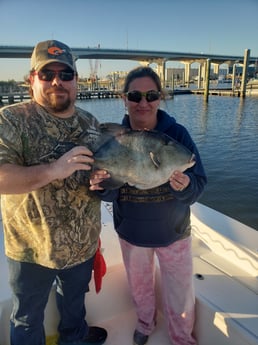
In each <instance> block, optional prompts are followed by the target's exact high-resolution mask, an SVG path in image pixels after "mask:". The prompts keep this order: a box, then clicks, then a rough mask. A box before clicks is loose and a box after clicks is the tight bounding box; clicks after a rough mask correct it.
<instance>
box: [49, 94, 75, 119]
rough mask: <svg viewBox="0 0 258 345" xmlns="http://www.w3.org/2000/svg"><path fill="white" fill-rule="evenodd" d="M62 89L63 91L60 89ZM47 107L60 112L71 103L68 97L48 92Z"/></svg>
mask: <svg viewBox="0 0 258 345" xmlns="http://www.w3.org/2000/svg"><path fill="white" fill-rule="evenodd" d="M62 91H64V90H63V89H62ZM47 100H48V108H50V109H52V110H53V111H54V112H55V113H61V112H63V111H65V110H67V109H68V108H69V107H70V105H71V103H72V102H71V99H70V97H63V96H57V95H56V94H55V93H48V97H47Z"/></svg>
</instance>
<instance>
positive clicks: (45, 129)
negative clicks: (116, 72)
mask: <svg viewBox="0 0 258 345" xmlns="http://www.w3.org/2000/svg"><path fill="white" fill-rule="evenodd" d="M97 126H98V121H97V120H96V119H95V118H94V117H93V116H92V115H91V114H90V113H88V112H86V111H84V110H82V109H79V108H77V107H76V111H75V114H74V115H73V116H71V117H70V118H68V119H60V118H58V117H55V116H52V115H50V114H49V113H47V112H46V110H44V109H43V108H42V107H41V106H39V105H38V104H36V103H35V102H33V101H29V102H24V103H20V104H15V105H12V106H8V107H4V108H2V109H1V111H0V164H3V163H11V164H19V165H23V166H31V165H37V164H44V163H48V162H51V161H53V160H55V159H57V158H58V157H60V156H61V155H62V154H63V153H65V152H66V151H68V150H69V149H71V147H72V146H74V144H81V143H84V144H85V145H87V147H88V148H89V149H91V148H92V147H94V142H95V140H96V136H97V129H96V128H97ZM14 183H15V182H14ZM88 185H89V183H88V173H87V172H84V171H77V172H76V173H74V174H73V175H71V176H70V177H69V178H66V179H64V180H55V181H53V182H51V183H49V184H47V185H46V186H44V187H42V188H39V189H38V190H35V191H32V192H30V193H25V194H10V195H2V196H1V210H2V216H3V227H4V239H5V252H6V255H7V256H8V257H10V258H12V259H14V260H17V261H23V262H30V263H37V264H40V265H42V266H45V267H49V268H56V269H63V268H68V267H71V266H74V265H76V264H79V263H81V262H84V261H86V260H88V259H89V258H91V257H92V256H93V255H94V254H95V252H96V249H97V245H98V237H99V233H100V227H101V226H100V199H99V198H98V197H97V196H96V195H95V194H94V193H93V192H90V191H89V189H88Z"/></svg>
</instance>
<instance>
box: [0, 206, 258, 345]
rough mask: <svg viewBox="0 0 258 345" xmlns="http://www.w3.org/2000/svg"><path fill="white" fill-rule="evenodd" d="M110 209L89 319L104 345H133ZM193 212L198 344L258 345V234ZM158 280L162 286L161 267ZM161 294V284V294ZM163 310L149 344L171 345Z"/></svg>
mask: <svg viewBox="0 0 258 345" xmlns="http://www.w3.org/2000/svg"><path fill="white" fill-rule="evenodd" d="M108 209H109V205H107V204H105V206H104V204H103V207H102V233H101V241H102V248H103V255H104V257H105V261H106V264H107V267H108V269H107V273H106V275H105V276H104V278H103V282H102V289H101V291H100V293H99V294H96V293H95V287H94V284H93V282H92V283H91V287H90V292H89V293H88V294H87V295H86V304H87V320H88V322H89V324H91V325H98V326H103V327H105V328H106V329H107V331H108V334H109V335H108V338H107V341H106V343H105V345H132V335H133V332H134V328H135V322H136V316H135V312H134V307H133V305H132V302H131V298H130V295H129V291H128V286H127V281H126V276H125V271H124V267H123V264H122V257H121V253H120V247H119V244H118V240H117V235H116V233H115V231H114V229H113V222H112V217H111V215H110V213H109V211H108ZM192 211H193V212H192V224H193V235H194V236H193V260H194V282H195V289H196V306H197V308H196V309H197V322H196V326H195V333H196V336H197V339H198V344H199V345H218V344H219V345H258V299H257V294H258V281H257V272H258V264H257V245H258V232H257V231H255V230H253V229H251V228H249V227H246V226H244V225H243V224H241V223H239V222H237V221H235V220H232V219H231V218H229V217H225V216H223V215H221V214H219V213H217V212H214V211H213V210H210V209H209V208H207V207H205V206H202V205H200V204H196V205H194V206H193V207H192ZM207 224H212V226H213V228H212V229H211V228H210V226H209V225H207ZM218 230H219V231H220V233H217V231H218ZM1 236H2V234H0V265H1V277H2V279H1V283H0V345H9V340H8V338H9V315H10V310H11V299H10V298H11V296H10V290H9V286H8V279H7V276H8V274H7V268H6V263H5V257H4V254H3V244H2V238H1ZM156 275H157V281H158V282H159V270H158V264H157V272H156ZM159 291H160V288H159V284H158V287H157V295H159ZM53 292H54V291H52V293H51V295H50V299H49V303H48V306H47V309H46V318H45V328H46V333H47V335H54V334H56V325H57V322H58V314H57V310H56V307H55V302H54V293H53ZM158 310H159V313H158V323H157V327H156V330H155V332H154V333H153V334H152V335H151V336H150V338H149V341H148V345H171V343H170V341H169V339H168V335H167V331H166V325H165V320H164V318H163V314H162V306H161V303H160V300H159V305H158ZM48 344H50V343H48ZM51 344H54V342H51Z"/></svg>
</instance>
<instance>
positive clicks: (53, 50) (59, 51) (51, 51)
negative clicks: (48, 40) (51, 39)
mask: <svg viewBox="0 0 258 345" xmlns="http://www.w3.org/2000/svg"><path fill="white" fill-rule="evenodd" d="M48 53H49V54H50V55H55V56H58V55H62V54H63V53H65V50H64V49H61V48H59V47H50V48H48Z"/></svg>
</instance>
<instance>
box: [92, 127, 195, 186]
mask: <svg viewBox="0 0 258 345" xmlns="http://www.w3.org/2000/svg"><path fill="white" fill-rule="evenodd" d="M100 133H101V134H100V138H99V142H98V145H97V146H98V148H97V149H96V151H95V152H94V164H93V169H94V170H97V169H104V170H107V171H108V173H109V174H110V175H111V177H110V178H109V179H106V180H105V181H103V182H102V183H101V186H102V187H103V188H105V189H116V188H119V187H121V186H122V185H124V184H125V183H128V184H129V185H130V186H134V187H136V188H138V189H150V188H154V187H157V186H160V185H162V184H164V183H165V182H167V181H168V180H169V177H170V176H171V174H172V172H173V171H174V170H180V171H185V170H186V169H188V168H190V167H192V166H193V165H194V164H195V160H194V155H193V154H192V153H191V152H190V151H189V150H188V149H187V148H186V147H184V146H183V145H181V144H180V143H178V142H177V141H175V140H174V139H172V138H170V137H169V136H167V135H165V134H164V133H161V132H157V131H148V130H142V131H135V130H130V129H128V128H126V127H123V126H121V125H119V124H115V123H106V124H101V125H100Z"/></svg>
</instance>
